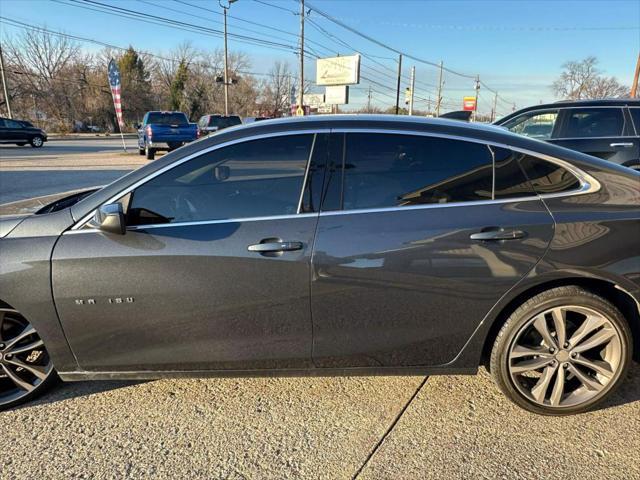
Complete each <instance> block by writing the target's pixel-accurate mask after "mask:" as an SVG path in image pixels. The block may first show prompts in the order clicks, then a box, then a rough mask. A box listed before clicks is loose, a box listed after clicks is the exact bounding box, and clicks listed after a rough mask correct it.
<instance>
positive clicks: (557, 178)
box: [520, 155, 580, 194]
mask: <svg viewBox="0 0 640 480" xmlns="http://www.w3.org/2000/svg"><path fill="white" fill-rule="evenodd" d="M520 165H521V166H522V169H523V170H524V172H525V174H526V175H527V177H528V178H529V181H530V182H531V184H532V186H533V188H534V190H535V191H536V193H538V194H544V193H563V192H570V191H572V190H577V189H578V188H580V181H579V180H578V179H577V178H576V177H575V176H574V175H573V174H572V173H570V172H569V171H568V170H567V169H565V168H563V167H561V166H560V165H556V164H555V163H551V162H547V161H545V160H541V159H539V158H536V157H532V156H530V155H525V156H523V157H522V158H520Z"/></svg>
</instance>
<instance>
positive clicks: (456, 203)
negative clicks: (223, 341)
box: [312, 132, 553, 367]
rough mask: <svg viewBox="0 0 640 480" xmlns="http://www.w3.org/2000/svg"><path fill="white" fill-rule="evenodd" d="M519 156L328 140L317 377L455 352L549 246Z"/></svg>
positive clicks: (391, 139)
mask: <svg viewBox="0 0 640 480" xmlns="http://www.w3.org/2000/svg"><path fill="white" fill-rule="evenodd" d="M334 145H335V148H334ZM494 156H495V175H494V161H493V158H494ZM523 156H524V155H522V154H519V153H516V152H512V151H510V150H506V149H503V148H489V147H488V146H487V145H485V144H482V143H476V142H471V141H461V140H456V139H448V138H437V137H431V136H424V135H420V134H398V133H386V132H346V133H335V134H333V139H332V168H331V169H330V170H329V174H328V175H327V179H328V181H327V185H326V188H327V190H326V193H325V201H324V204H323V208H322V212H321V215H320V220H319V223H318V232H317V235H316V242H315V247H314V252H313V258H312V265H313V277H312V319H313V336H314V344H313V358H314V362H315V364H316V365H317V366H319V367H363V366H423V365H424V366H427V365H428V366H434V365H441V364H445V363H447V362H450V361H451V360H452V359H453V358H454V357H455V356H456V354H457V353H458V352H460V351H461V349H462V348H463V346H464V344H465V342H466V341H467V340H468V339H469V338H470V337H471V335H472V333H473V331H474V329H475V328H476V327H477V326H478V325H479V323H480V322H481V321H482V319H483V317H484V316H485V314H486V313H487V312H488V311H489V309H490V308H491V307H492V306H493V305H494V304H495V303H496V302H497V301H498V300H499V299H500V297H501V296H502V295H504V294H505V293H506V292H507V291H508V290H509V289H510V288H511V287H513V286H514V285H515V284H516V283H517V282H518V281H519V280H520V279H521V278H523V277H524V276H525V275H526V274H527V273H528V272H529V271H530V270H531V269H532V268H533V267H534V266H535V265H536V263H537V262H538V260H539V259H540V258H541V256H542V255H543V253H544V251H545V249H546V247H547V245H548V244H549V242H550V240H551V238H552V235H553V220H552V218H551V216H550V214H549V212H548V211H547V210H546V208H545V207H544V205H543V203H542V201H541V200H540V199H539V198H538V197H537V196H536V195H535V193H534V191H533V189H532V185H531V183H530V182H529V181H528V180H527V179H526V178H525V176H524V173H523V171H522V170H521V168H520V167H519V164H518V161H519V159H520V157H523ZM547 174H549V172H547ZM547 178H550V177H547ZM494 183H495V188H494V187H493V185H494Z"/></svg>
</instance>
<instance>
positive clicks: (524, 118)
mask: <svg viewBox="0 0 640 480" xmlns="http://www.w3.org/2000/svg"><path fill="white" fill-rule="evenodd" d="M557 118H558V111H557V110H546V111H544V112H531V113H528V114H524V115H521V116H519V117H517V118H514V119H513V120H511V121H509V122H507V123H506V124H505V127H507V128H508V129H509V130H511V131H512V132H514V133H519V134H520V135H525V136H527V137H531V138H538V139H541V140H546V139H549V138H551V134H552V132H553V127H554V126H555V124H556V119H557Z"/></svg>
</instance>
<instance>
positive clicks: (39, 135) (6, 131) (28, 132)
mask: <svg viewBox="0 0 640 480" xmlns="http://www.w3.org/2000/svg"><path fill="white" fill-rule="evenodd" d="M46 141H47V134H46V132H45V131H44V130H42V129H40V128H37V127H34V126H33V125H32V124H31V123H30V122H27V121H26V120H12V119H10V118H2V117H0V143H15V144H16V145H19V146H23V145H27V144H29V145H31V146H32V147H34V148H40V147H42V145H44V142H46Z"/></svg>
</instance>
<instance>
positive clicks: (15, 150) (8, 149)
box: [0, 137, 138, 160]
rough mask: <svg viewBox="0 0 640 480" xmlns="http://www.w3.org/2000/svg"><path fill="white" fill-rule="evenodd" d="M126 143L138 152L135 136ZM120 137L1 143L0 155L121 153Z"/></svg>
mask: <svg viewBox="0 0 640 480" xmlns="http://www.w3.org/2000/svg"><path fill="white" fill-rule="evenodd" d="M125 145H126V146H127V149H128V150H129V151H130V152H133V153H136V152H137V149H138V146H137V145H138V143H137V140H136V139H135V138H125ZM123 151H124V150H123V148H122V140H121V139H120V137H109V138H103V137H100V138H96V139H78V140H52V141H49V142H46V143H45V144H44V146H43V147H42V148H32V147H30V146H24V147H19V146H17V145H0V157H1V158H3V159H12V160H15V159H24V158H37V157H40V156H43V155H55V156H58V155H78V154H87V153H90V154H95V153H120V152H123Z"/></svg>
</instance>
